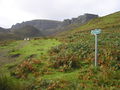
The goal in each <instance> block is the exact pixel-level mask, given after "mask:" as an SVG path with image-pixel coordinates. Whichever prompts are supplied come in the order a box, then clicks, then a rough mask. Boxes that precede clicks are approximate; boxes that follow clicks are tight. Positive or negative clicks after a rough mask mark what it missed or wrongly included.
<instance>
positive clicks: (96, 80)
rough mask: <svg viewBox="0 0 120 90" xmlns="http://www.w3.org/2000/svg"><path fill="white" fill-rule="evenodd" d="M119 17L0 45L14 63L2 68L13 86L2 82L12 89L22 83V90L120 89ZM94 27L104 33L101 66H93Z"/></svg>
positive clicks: (100, 51)
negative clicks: (92, 33)
mask: <svg viewBox="0 0 120 90" xmlns="http://www.w3.org/2000/svg"><path fill="white" fill-rule="evenodd" d="M119 18H120V12H116V13H113V14H110V15H107V16H104V17H99V18H96V19H92V20H90V21H89V22H87V23H86V24H84V25H82V26H79V27H77V28H72V29H70V30H69V31H65V32H62V33H60V34H59V35H57V36H54V37H49V38H34V39H33V40H31V41H12V42H3V43H1V44H0V45H1V47H0V52H3V51H4V50H6V49H7V50H9V51H8V52H7V55H8V57H10V59H12V58H14V59H15V61H14V63H13V61H11V63H10V62H9V64H8V63H4V64H3V65H2V67H1V72H2V73H3V72H4V73H7V78H8V81H10V82H12V83H10V84H9V83H7V82H8V81H7V80H6V79H4V77H0V82H1V81H2V80H3V81H5V80H6V81H5V83H2V85H6V86H5V87H9V88H16V87H18V86H17V85H18V84H20V85H21V87H19V88H18V89H21V88H22V90H24V89H26V88H27V89H28V90H39V89H40V90H41V89H42V90H119V89H120V77H119V76H120V22H119ZM95 28H100V29H101V30H102V32H101V34H100V35H99V36H98V49H99V54H98V57H99V58H98V67H94V35H91V33H90V31H91V30H92V29H95ZM24 42H26V44H25V45H23V46H21V45H22V44H23V43H24ZM6 43H7V44H6ZM0 61H2V60H1V59H0ZM11 77H12V78H11ZM14 82H15V83H18V84H17V85H16V84H14ZM6 83H7V84H6ZM22 83H23V84H22ZM10 86H12V87H10ZM13 86H14V87H13ZM10 90H13V89H10Z"/></svg>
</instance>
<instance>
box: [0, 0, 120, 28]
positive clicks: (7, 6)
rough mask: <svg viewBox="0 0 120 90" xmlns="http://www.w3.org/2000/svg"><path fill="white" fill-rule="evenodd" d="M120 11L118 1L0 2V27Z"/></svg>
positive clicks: (57, 0)
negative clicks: (36, 20)
mask: <svg viewBox="0 0 120 90" xmlns="http://www.w3.org/2000/svg"><path fill="white" fill-rule="evenodd" d="M119 10H120V0H0V27H4V28H10V27H11V25H13V24H16V23H20V22H23V21H28V20H33V19H53V20H64V19H68V18H72V17H77V16H79V15H83V14H84V13H92V14H98V15H99V16H104V15H107V14H110V13H114V12H117V11H119Z"/></svg>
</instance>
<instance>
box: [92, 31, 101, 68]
mask: <svg viewBox="0 0 120 90" xmlns="http://www.w3.org/2000/svg"><path fill="white" fill-rule="evenodd" d="M100 33H101V29H95V30H92V31H91V34H93V35H95V66H97V65H98V63H97V61H98V37H97V35H98V34H100Z"/></svg>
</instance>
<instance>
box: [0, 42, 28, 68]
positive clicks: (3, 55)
mask: <svg viewBox="0 0 120 90" xmlns="http://www.w3.org/2000/svg"><path fill="white" fill-rule="evenodd" d="M28 43H29V41H23V42H21V43H20V44H19V45H17V46H15V49H20V48H22V47H24V46H26V45H27V44H28ZM9 51H11V49H7V48H5V49H3V48H2V49H0V67H1V66H3V65H5V64H8V63H12V62H14V61H16V58H12V57H10V56H9V55H8V54H9Z"/></svg>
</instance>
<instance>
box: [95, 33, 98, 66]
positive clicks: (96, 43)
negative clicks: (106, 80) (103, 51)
mask: <svg viewBox="0 0 120 90" xmlns="http://www.w3.org/2000/svg"><path fill="white" fill-rule="evenodd" d="M97 59H98V41H97V34H95V66H97V65H98V63H97Z"/></svg>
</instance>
